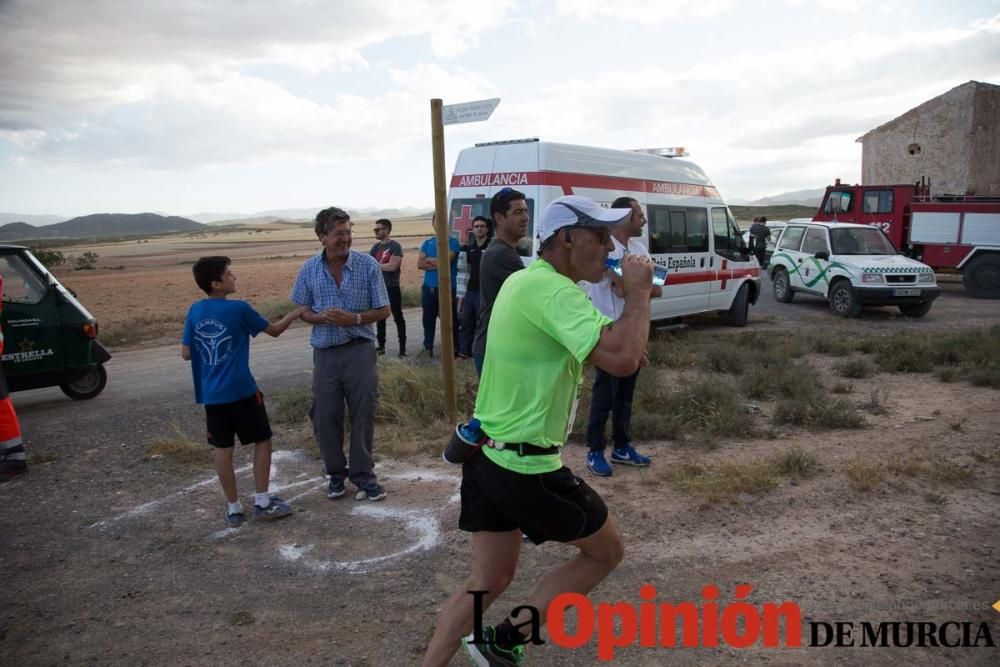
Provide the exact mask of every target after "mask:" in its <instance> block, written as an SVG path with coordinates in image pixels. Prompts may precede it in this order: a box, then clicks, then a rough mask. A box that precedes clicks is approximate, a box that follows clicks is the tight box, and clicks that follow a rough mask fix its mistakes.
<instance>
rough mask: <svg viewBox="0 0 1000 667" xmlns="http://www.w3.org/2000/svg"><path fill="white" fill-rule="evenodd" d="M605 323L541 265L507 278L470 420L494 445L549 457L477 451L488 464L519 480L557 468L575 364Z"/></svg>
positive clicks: (569, 284)
mask: <svg viewBox="0 0 1000 667" xmlns="http://www.w3.org/2000/svg"><path fill="white" fill-rule="evenodd" d="M610 322H611V320H610V319H608V318H607V317H605V316H604V315H602V314H601V313H600V312H598V311H597V309H596V308H594V306H593V305H591V303H590V299H588V298H587V295H586V294H584V292H583V290H581V289H580V288H579V287H578V286H577V284H576V283H574V282H573V281H572V280H570V279H569V278H567V277H566V276H564V275H562V274H561V273H558V272H557V271H556V270H555V269H554V268H553V267H552V265H551V264H549V263H548V262H546V261H545V260H543V259H538V260H536V261H535V262H534V263H532V265H531V266H529V267H528V268H527V269H525V270H524V271H518V272H517V273H514V274H512V275H511V276H510V277H509V278H507V280H506V281H505V282H504V284H503V287H501V288H500V293H499V294H498V295H497V300H496V302H495V303H494V304H493V315H492V316H491V317H490V326H489V331H488V336H487V339H486V360H485V362H484V364H483V375H482V379H481V380H480V383H479V394H478V396H477V397H476V411H475V415H476V417H477V418H478V419H479V421H480V423H481V424H482V427H483V431H484V432H485V433H486V434H487V435H489V436H490V437H491V438H493V439H494V440H499V441H502V442H528V443H531V444H533V445H538V446H542V447H552V448H553V453H552V455H551V456H547V455H541V456H518V454H517V452H516V451H511V450H503V451H500V450H497V449H494V448H492V447H484V448H483V450H482V451H483V452H484V453H485V454H486V456H488V457H489V458H490V459H491V460H492V461H493V462H494V463H496V464H497V465H499V466H501V467H503V468H507V469H508V470H512V471H514V472H517V473H522V474H527V475H536V474H541V473H545V472H551V471H553V470H558V469H559V468H561V467H562V459H561V457H560V456H559V449H558V446H560V445H562V444H563V443H564V442H565V441H566V435H567V433H568V432H569V429H570V428H571V427H572V417H573V416H574V415H575V412H576V399H577V396H578V394H579V388H580V382H581V379H582V377H583V362H584V361H586V359H587V357H589V356H590V353H591V352H592V351H593V349H594V347H595V346H596V345H597V341H598V340H599V339H600V337H601V329H602V328H603V327H605V326H606V325H607V324H609V323H610ZM571 413H572V414H571Z"/></svg>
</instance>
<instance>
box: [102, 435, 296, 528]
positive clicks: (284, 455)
mask: <svg viewBox="0 0 1000 667" xmlns="http://www.w3.org/2000/svg"><path fill="white" fill-rule="evenodd" d="M294 458H297V456H296V454H295V452H288V451H278V452H274V454H272V455H271V475H272V477H273V476H274V471H275V470H276V468H275V466H274V461H283V460H286V459H294ZM250 470H253V464H252V463H248V464H247V465H245V466H240V467H239V468H237V469H236V470H235V472H236V474H237V475H241V474H243V473H245V472H247V471H250ZM213 482H216V483H217V482H218V477H214V476H213V477H209V478H207V479H203V480H201V481H200V482H195V483H194V484H192V485H191V486H186V487H184V488H183V489H181V490H180V491H175V492H173V493H171V494H168V495H166V496H163V497H162V498H157V499H156V500H151V501H149V502H148V503H143V504H142V505H139V506H138V507H133V508H132V509H130V510H126V511H125V512H122V513H121V514H116V515H115V516H113V517H111V518H105V519H101V520H100V521H97V522H95V523H92V524H90V528H98V527H100V526H106V525H108V524H111V523H115V522H116V521H121V520H122V519H127V518H130V517H135V516H141V515H143V514H147V513H148V512H150V511H152V510H153V509H154V508H156V507H158V506H159V505H162V504H163V503H165V502H167V501H168V500H172V499H174V498H177V497H178V496H183V495H185V494H188V493H191V492H192V491H194V490H196V489H199V488H201V487H203V486H208V485H209V484H212V483H213Z"/></svg>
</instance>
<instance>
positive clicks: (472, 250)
mask: <svg viewBox="0 0 1000 667" xmlns="http://www.w3.org/2000/svg"><path fill="white" fill-rule="evenodd" d="M472 234H473V237H474V239H473V242H472V243H469V244H468V245H464V246H462V252H464V253H465V256H466V259H467V261H468V263H469V284H468V285H467V286H466V288H465V298H463V299H462V310H461V312H460V313H459V315H460V317H461V324H460V326H459V328H458V354H459V356H460V357H464V358H466V359H469V358H471V357H472V339H473V338H474V337H475V335H476V322H478V321H479V312H480V310H481V308H480V305H479V260H480V259H482V257H483V251H484V250H486V246H487V245H489V242H490V221H489V220H487V219H486V218H484V217H483V216H481V215H477V216H476V217H475V219H474V220H473V221H472Z"/></svg>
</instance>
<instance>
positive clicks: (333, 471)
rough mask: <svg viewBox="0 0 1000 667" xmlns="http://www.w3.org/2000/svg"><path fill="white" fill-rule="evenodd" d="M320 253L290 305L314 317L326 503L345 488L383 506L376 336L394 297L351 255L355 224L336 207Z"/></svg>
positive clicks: (321, 231) (319, 223) (322, 233)
mask: <svg viewBox="0 0 1000 667" xmlns="http://www.w3.org/2000/svg"><path fill="white" fill-rule="evenodd" d="M315 231H316V236H317V237H319V241H320V243H321V244H323V251H322V252H321V253H320V254H318V255H316V256H315V257H312V258H310V259H308V260H306V263H305V264H303V265H302V268H301V269H300V270H299V275H298V277H297V278H296V279H295V286H294V287H293V288H292V301H293V302H295V303H296V304H298V305H300V306H306V307H308V308H309V310H307V311H306V313H305V314H304V315H303V316H302V319H304V320H305V321H306V322H308V323H309V324H312V325H313V330H312V336H311V338H310V343H311V344H312V346H313V403H312V408H311V409H310V411H309V416H310V418H311V419H312V423H313V432H314V433H315V434H316V440H317V442H318V443H319V449H320V452H321V453H322V454H323V462H324V464H325V466H326V472H327V474H328V475H330V484H329V486H328V487H327V493H326V495H327V497H329V498H331V499H335V498H340V497H342V496H343V495H344V493H345V492H346V491H345V488H344V482H345V480H347V481H350V482H351V483H352V484H354V485H355V486H356V487H358V491H357V493H356V494H355V496H354V497H355V499H356V500H364V499H365V498H367V499H368V500H382V499H383V498H385V489H383V488H382V486H381V485H380V484H379V483H378V480H377V479H376V477H375V472H374V470H373V468H374V465H375V461H374V459H373V457H372V442H373V440H374V438H375V407H376V406H375V400H376V396H377V395H378V376H377V375H376V373H375V358H376V357H375V332H374V331H372V324H373V323H375V322H378V321H379V320H383V319H385V318H386V317H388V316H389V296H388V294H387V292H386V289H385V282H384V281H383V280H382V271H381V270H380V269H379V266H378V263H377V262H376V261H375V260H374V259H373V258H372V257H371V256H370V255H367V254H363V253H359V252H354V251H353V250H351V240H352V239H351V218H350V216H349V215H347V213H346V212H344V211H343V210H341V209H339V208H336V207H331V208H327V209H324V210H322V211H320V212H319V213H318V214H317V215H316V227H315ZM345 402H346V405H347V410H348V412H349V413H350V418H351V444H350V447H351V448H350V461H349V462H348V459H347V458H345V457H344V405H345Z"/></svg>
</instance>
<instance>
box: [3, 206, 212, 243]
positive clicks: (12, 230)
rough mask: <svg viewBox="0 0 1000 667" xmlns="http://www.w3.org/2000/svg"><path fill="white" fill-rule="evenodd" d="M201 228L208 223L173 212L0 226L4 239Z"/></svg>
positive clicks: (94, 216) (94, 236) (14, 223)
mask: <svg viewBox="0 0 1000 667" xmlns="http://www.w3.org/2000/svg"><path fill="white" fill-rule="evenodd" d="M201 229H205V225H203V224H201V223H198V222H195V221H194V220H189V219H187V218H180V217H177V216H173V215H172V216H163V215H158V214H156V213H136V214H129V213H97V214H94V215H85V216H81V217H79V218H73V219H72V220H67V221H65V222H58V223H55V224H50V225H45V226H42V227H36V226H35V225H32V224H28V223H26V222H11V223H8V224H6V225H2V226H0V241H27V240H47V239H53V240H54V239H72V238H106V237H110V236H142V235H146V234H165V233H169V232H188V231H196V230H201Z"/></svg>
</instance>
